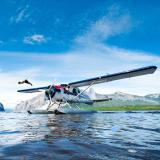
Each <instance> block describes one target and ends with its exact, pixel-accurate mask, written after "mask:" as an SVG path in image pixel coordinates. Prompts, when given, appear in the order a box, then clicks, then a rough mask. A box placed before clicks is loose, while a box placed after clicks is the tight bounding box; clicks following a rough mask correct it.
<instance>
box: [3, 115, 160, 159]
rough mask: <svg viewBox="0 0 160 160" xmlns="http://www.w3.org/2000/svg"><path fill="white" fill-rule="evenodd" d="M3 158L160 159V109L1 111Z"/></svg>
mask: <svg viewBox="0 0 160 160" xmlns="http://www.w3.org/2000/svg"><path fill="white" fill-rule="evenodd" d="M0 159H3V160H19V159H20V160H21V159H22V160H28V159H29V160H30V159H31V160H32V159H33V160H35V159H45V160H47V159H62V160H65V159H71V160H72V159H73V160H80V159H87V160H88V159H89V160H90V159H91V160H92V159H96V160H106V159H115V160H116V159H122V160H125V159H127V160H128V159H129V160H130V159H131V160H132V159H145V160H146V159H148V160H150V159H151V160H152V159H153V160H158V159H160V113H158V112H153V113H152V112H150V113H148V112H146V113H144V112H138V113H124V112H116V113H115V112H113V113H112V112H110V113H107V112H101V113H94V114H74V115H73V114H72V115H29V114H26V113H0Z"/></svg>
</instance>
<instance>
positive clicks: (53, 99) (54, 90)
mask: <svg viewBox="0 0 160 160" xmlns="http://www.w3.org/2000/svg"><path fill="white" fill-rule="evenodd" d="M156 69H157V67H156V66H147V67H143V68H138V69H133V70H128V71H124V72H119V73H114V74H107V75H103V76H98V77H94V78H90V79H85V80H80V81H76V82H71V83H66V84H60V85H54V84H52V85H49V86H44V87H38V88H29V89H23V90H18V92H20V93H35V92H44V93H45V97H46V99H47V100H46V104H45V105H44V106H41V108H43V109H42V110H28V113H30V114H32V113H37V114H50V113H52V114H53V113H54V114H65V113H71V112H73V110H72V107H71V106H72V105H73V104H74V106H76V107H77V108H79V107H78V104H80V103H83V104H88V105H93V104H94V103H95V102H102V101H110V100H111V98H109V97H108V98H105V99H91V98H90V96H89V95H88V94H87V92H86V90H88V89H89V88H90V87H91V86H93V85H96V84H99V83H105V82H111V81H115V80H120V79H126V78H131V77H136V76H142V75H147V74H152V73H154V72H155V71H156ZM81 87H86V88H85V89H83V90H82V89H80V88H81ZM64 106H65V107H64ZM66 106H68V107H66ZM64 108H65V109H64ZM66 108H68V109H66ZM74 108H75V107H74ZM76 112H77V111H76ZM87 112H94V111H83V110H80V109H78V113H87ZM74 113H75V111H74Z"/></svg>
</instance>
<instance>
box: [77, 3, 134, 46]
mask: <svg viewBox="0 0 160 160" xmlns="http://www.w3.org/2000/svg"><path fill="white" fill-rule="evenodd" d="M132 27H133V25H132V21H131V17H130V15H129V14H128V13H125V14H124V13H120V11H119V9H118V7H117V6H112V7H110V8H109V10H108V14H106V15H104V16H103V17H102V18H100V19H99V20H97V21H96V22H94V23H92V24H91V25H90V27H89V28H88V30H87V31H86V32H85V33H84V34H83V35H80V36H78V37H76V38H75V42H76V43H79V44H86V43H87V44H88V43H92V42H99V43H101V42H103V41H104V40H107V39H108V38H109V37H111V36H115V35H118V34H122V33H126V32H129V31H130V29H131V28H132Z"/></svg>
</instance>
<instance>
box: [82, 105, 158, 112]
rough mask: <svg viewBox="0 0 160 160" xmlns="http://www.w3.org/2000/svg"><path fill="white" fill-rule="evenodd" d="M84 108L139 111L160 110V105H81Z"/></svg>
mask: <svg viewBox="0 0 160 160" xmlns="http://www.w3.org/2000/svg"><path fill="white" fill-rule="evenodd" d="M82 109H85V110H96V111H139V110H160V105H157V106H156V105H155V106H154V105H150V106H115V107H82Z"/></svg>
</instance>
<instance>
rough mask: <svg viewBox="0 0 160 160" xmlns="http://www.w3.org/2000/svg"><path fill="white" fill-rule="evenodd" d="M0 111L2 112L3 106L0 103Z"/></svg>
mask: <svg viewBox="0 0 160 160" xmlns="http://www.w3.org/2000/svg"><path fill="white" fill-rule="evenodd" d="M0 111H4V106H3V104H2V103H0Z"/></svg>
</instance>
